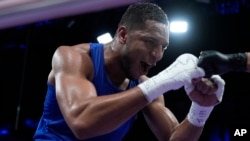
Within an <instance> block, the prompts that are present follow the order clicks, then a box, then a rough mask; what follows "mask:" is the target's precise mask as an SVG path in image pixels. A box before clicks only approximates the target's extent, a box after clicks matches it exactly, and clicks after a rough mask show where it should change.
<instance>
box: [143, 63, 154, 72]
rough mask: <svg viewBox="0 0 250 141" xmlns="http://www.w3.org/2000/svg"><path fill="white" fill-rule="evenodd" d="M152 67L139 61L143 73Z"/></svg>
mask: <svg viewBox="0 0 250 141" xmlns="http://www.w3.org/2000/svg"><path fill="white" fill-rule="evenodd" d="M151 67H152V65H150V64H148V63H146V62H143V61H141V68H142V70H143V72H144V73H145V72H148V70H149V69H150V68H151Z"/></svg>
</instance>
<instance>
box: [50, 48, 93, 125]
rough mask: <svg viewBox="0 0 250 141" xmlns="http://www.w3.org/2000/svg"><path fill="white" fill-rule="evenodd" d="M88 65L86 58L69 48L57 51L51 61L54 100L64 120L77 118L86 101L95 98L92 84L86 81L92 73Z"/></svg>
mask: <svg viewBox="0 0 250 141" xmlns="http://www.w3.org/2000/svg"><path fill="white" fill-rule="evenodd" d="M83 60H84V61H83ZM90 63H91V62H90V60H89V58H88V57H87V56H83V55H81V54H79V53H78V52H76V51H74V50H72V49H70V48H69V47H63V48H60V49H58V51H57V52H56V53H55V55H54V57H53V59H52V69H53V72H54V77H55V88H56V98H57V101H58V104H59V108H60V110H61V112H62V114H63V115H64V117H65V119H66V120H70V119H72V118H75V117H77V116H78V115H77V114H80V112H79V111H81V110H82V109H83V108H84V107H85V105H86V104H87V101H88V100H89V99H90V98H91V97H95V96H96V91H95V88H94V86H93V84H92V83H91V82H90V81H89V80H88V79H87V78H88V77H89V76H88V75H89V72H91V71H92V70H91V65H90Z"/></svg>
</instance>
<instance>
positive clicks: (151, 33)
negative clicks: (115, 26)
mask: <svg viewBox="0 0 250 141" xmlns="http://www.w3.org/2000/svg"><path fill="white" fill-rule="evenodd" d="M126 36H127V38H126V43H125V44H124V47H123V49H122V63H123V69H124V71H125V73H126V74H127V76H128V77H129V78H130V79H138V78H139V77H140V76H141V75H147V74H148V71H149V69H150V68H151V67H153V66H155V65H156V63H157V62H158V61H159V60H161V58H162V57H163V52H164V50H165V49H166V48H167V46H168V44H169V30H168V26H167V25H166V24H162V23H158V22H156V21H147V22H146V27H145V29H142V30H135V31H130V32H128V34H127V35H126Z"/></svg>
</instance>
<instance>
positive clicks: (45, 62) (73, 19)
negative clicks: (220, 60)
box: [0, 0, 250, 141]
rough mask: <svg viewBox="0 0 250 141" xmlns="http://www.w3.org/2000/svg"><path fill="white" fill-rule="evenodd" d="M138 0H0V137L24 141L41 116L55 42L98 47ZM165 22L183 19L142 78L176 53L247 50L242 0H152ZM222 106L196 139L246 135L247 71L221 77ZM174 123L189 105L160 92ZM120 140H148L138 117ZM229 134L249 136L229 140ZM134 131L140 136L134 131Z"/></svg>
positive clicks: (176, 94) (218, 140) (180, 96)
mask: <svg viewBox="0 0 250 141" xmlns="http://www.w3.org/2000/svg"><path fill="white" fill-rule="evenodd" d="M139 1H143V0H126V1H118V0H53V1H52V0H1V1H0V75H1V77H0V81H1V85H0V140H1V141H2V140H3V141H29V140H32V136H33V133H34V131H35V129H36V126H37V123H38V120H39V118H40V116H41V114H42V108H43V101H44V98H45V94H46V81H47V76H48V73H49V71H50V69H51V58H52V54H53V52H54V51H55V49H56V48H57V47H58V46H60V45H74V44H78V43H83V42H98V40H97V37H98V36H100V35H102V34H104V33H110V35H111V36H114V34H115V30H116V28H117V24H118V22H119V20H120V18H121V16H122V14H123V12H124V11H125V10H126V8H127V7H128V5H129V4H131V3H134V2H139ZM150 2H152V3H156V4H158V5H159V6H160V7H162V9H163V10H164V11H166V13H167V14H168V17H169V21H170V22H172V21H175V20H181V21H186V23H187V30H186V32H184V33H174V32H171V33H170V45H169V47H168V49H167V50H166V51H165V53H164V57H163V59H162V60H161V61H160V62H159V63H158V66H157V67H155V68H152V70H151V71H150V73H149V76H152V75H154V74H156V73H157V72H159V71H160V70H161V69H163V68H165V67H167V66H168V65H170V63H171V62H173V61H174V60H175V59H176V58H177V57H178V56H179V55H180V54H182V53H192V54H194V55H196V56H198V55H199V52H200V51H202V50H218V51H221V52H224V53H234V52H246V51H250V43H249V38H250V36H249V33H250V22H249V20H250V1H249V0H152V1H150ZM222 78H223V79H224V80H225V81H226V89H225V94H224V98H223V101H222V103H221V104H220V105H218V106H216V108H215V109H214V111H213V112H212V113H211V115H210V117H209V119H208V121H207V123H206V126H205V128H204V132H203V133H202V136H201V139H200V140H201V141H229V140H244V137H247V136H249V135H248V134H250V116H249V112H250V110H249V108H248V107H249V106H250V103H249V98H250V96H249V95H250V90H249V88H250V85H249V80H250V74H247V73H237V72H234V73H228V74H224V75H222ZM165 100H166V106H168V107H169V108H170V109H171V110H172V111H173V112H174V113H175V114H176V116H177V118H178V119H179V120H180V121H181V120H183V119H184V118H185V116H186V114H187V112H188V110H189V107H190V103H191V102H190V100H189V99H188V97H187V96H186V94H185V92H184V90H183V89H182V88H181V89H179V90H176V91H171V92H169V93H167V94H165ZM138 118H139V119H140V120H138V121H137V122H136V124H135V125H134V127H133V129H132V130H131V132H130V133H129V134H128V135H127V136H126V138H125V139H124V141H141V140H143V141H156V138H155V137H154V135H153V134H152V133H151V131H150V130H149V129H148V126H147V125H146V123H145V121H144V119H143V118H142V115H141V113H139V114H138ZM237 129H246V130H248V132H249V133H247V134H246V135H244V136H243V137H241V136H234V133H235V131H236V130H237ZM141 133H142V134H141Z"/></svg>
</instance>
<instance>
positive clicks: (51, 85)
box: [34, 2, 224, 141]
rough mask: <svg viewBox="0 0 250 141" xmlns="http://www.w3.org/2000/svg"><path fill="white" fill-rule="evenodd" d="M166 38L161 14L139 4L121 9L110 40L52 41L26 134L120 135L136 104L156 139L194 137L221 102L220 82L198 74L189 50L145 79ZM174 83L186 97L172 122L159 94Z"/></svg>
mask: <svg viewBox="0 0 250 141" xmlns="http://www.w3.org/2000/svg"><path fill="white" fill-rule="evenodd" d="M168 44H169V25H168V19H167V15H166V14H165V13H164V11H163V10H162V9H161V8H160V7H159V6H157V5H155V4H152V3H146V2H144V3H136V4H133V5H131V6H130V7H129V8H128V9H127V11H126V12H125V13H124V15H123V16H122V18H121V20H120V23H119V25H118V28H117V30H116V34H115V37H114V39H113V41H112V42H110V43H107V44H98V43H82V44H78V45H74V46H60V47H58V48H57V49H56V51H55V53H54V55H53V58H52V70H51V72H50V73H49V76H48V83H47V85H48V90H47V95H46V98H45V102H44V110H43V114H42V117H41V119H40V122H39V125H38V127H37V130H36V132H35V135H34V140H36V141H38V140H42V141H45V140H53V141H54V140H66V141H75V140H86V141H121V140H122V138H123V137H124V135H125V134H126V133H127V132H128V131H129V129H130V128H131V126H132V124H133V122H134V121H135V116H136V114H137V113H138V112H139V111H141V110H143V113H144V116H145V118H146V121H147V123H148V125H149V127H150V128H151V130H152V132H153V133H154V134H155V136H156V137H157V138H158V139H159V140H161V141H166V140H179V141H181V140H183V141H195V140H198V139H199V136H200V134H201V132H202V129H203V127H204V124H205V122H206V120H207V118H208V116H209V114H210V112H211V111H212V109H213V107H214V105H216V104H217V103H218V102H220V101H221V98H222V94H223V90H224V81H223V80H222V79H221V78H220V77H219V76H214V77H212V79H214V81H210V80H209V79H205V78H202V77H203V76H204V71H203V69H201V68H199V67H197V61H198V58H196V57H195V56H193V55H191V54H183V55H180V56H179V57H178V58H177V59H176V61H175V62H173V63H172V64H171V65H170V66H169V67H167V68H166V69H165V70H163V71H161V72H159V73H158V74H157V75H155V76H153V77H152V78H147V76H146V75H147V73H148V71H149V69H150V68H151V67H153V66H155V65H156V63H157V62H158V61H159V60H160V59H161V58H162V56H163V52H164V50H165V49H166V47H167V46H168ZM213 82H215V84H214V83H213ZM182 86H185V90H186V92H187V94H188V96H189V97H190V99H191V100H192V101H193V102H192V106H191V108H190V112H189V113H188V114H187V118H186V119H185V120H183V121H182V122H181V123H179V122H178V121H177V119H176V118H175V116H174V115H173V113H172V112H171V111H170V110H169V109H168V108H167V107H165V104H164V98H163V95H162V94H163V93H166V92H168V91H170V90H175V89H179V88H181V87H182Z"/></svg>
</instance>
